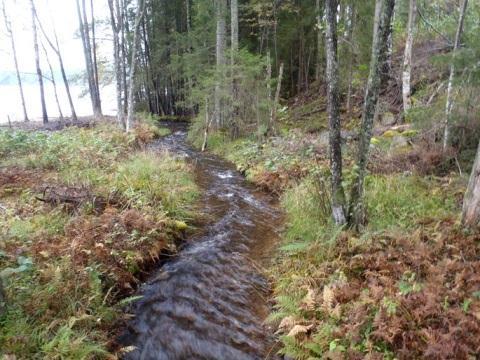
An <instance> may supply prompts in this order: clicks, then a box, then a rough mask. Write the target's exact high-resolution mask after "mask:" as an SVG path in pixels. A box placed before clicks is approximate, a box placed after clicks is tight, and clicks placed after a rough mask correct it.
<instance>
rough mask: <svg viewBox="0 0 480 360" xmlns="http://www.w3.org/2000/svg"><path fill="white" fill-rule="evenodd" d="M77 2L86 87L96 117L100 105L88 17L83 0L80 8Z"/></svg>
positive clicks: (98, 115) (77, 1)
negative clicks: (86, 80) (86, 79)
mask: <svg viewBox="0 0 480 360" xmlns="http://www.w3.org/2000/svg"><path fill="white" fill-rule="evenodd" d="M76 4H77V13H78V23H79V26H80V35H81V38H82V44H83V53H84V56H85V65H86V70H87V78H88V89H89V91H90V99H91V102H92V108H93V116H94V117H95V118H98V117H100V116H101V115H102V110H101V106H100V104H99V101H98V100H99V96H98V94H97V87H96V85H95V74H94V67H93V60H92V48H91V44H90V35H89V32H90V31H89V29H88V19H87V13H86V9H85V0H82V8H80V2H79V0H76Z"/></svg>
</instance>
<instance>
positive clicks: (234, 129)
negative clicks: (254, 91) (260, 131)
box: [230, 0, 239, 137]
mask: <svg viewBox="0 0 480 360" xmlns="http://www.w3.org/2000/svg"><path fill="white" fill-rule="evenodd" d="M230 21H231V23H230V25H231V27H230V35H231V54H230V55H231V58H230V72H231V78H232V84H231V94H230V96H231V103H232V106H231V109H230V112H231V119H230V122H231V124H230V125H231V126H230V130H231V131H230V132H231V134H232V137H236V136H237V134H238V124H237V118H238V113H239V108H238V100H239V99H238V80H237V76H236V74H235V64H236V62H237V56H238V0H230Z"/></svg>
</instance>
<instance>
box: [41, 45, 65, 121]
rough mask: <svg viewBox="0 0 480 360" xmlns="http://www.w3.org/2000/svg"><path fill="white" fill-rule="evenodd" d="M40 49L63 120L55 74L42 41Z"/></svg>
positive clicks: (59, 113)
mask: <svg viewBox="0 0 480 360" xmlns="http://www.w3.org/2000/svg"><path fill="white" fill-rule="evenodd" d="M42 49H43V53H44V54H45V59H46V60H47V65H48V69H49V70H50V76H51V79H50V80H51V82H52V85H53V94H54V95H55V102H56V103H57V109H58V115H59V116H60V120H61V121H63V120H64V118H63V112H62V107H61V106H60V101H59V100H58V91H57V82H56V81H55V74H54V73H53V68H52V63H51V62H50V58H49V57H48V52H47V49H46V48H45V45H44V44H43V42H42Z"/></svg>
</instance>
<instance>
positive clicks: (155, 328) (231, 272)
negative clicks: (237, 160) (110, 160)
mask: <svg viewBox="0 0 480 360" xmlns="http://www.w3.org/2000/svg"><path fill="white" fill-rule="evenodd" d="M168 127H170V129H171V130H172V134H171V135H169V136H166V137H164V138H162V139H160V140H158V141H156V142H155V143H153V144H152V146H151V147H152V150H154V151H158V153H159V156H161V154H162V151H164V150H167V151H169V152H170V153H173V154H176V155H177V156H181V157H184V158H186V160H187V161H188V162H189V163H190V164H192V165H193V166H194V169H195V180H196V182H197V184H198V186H199V187H200V190H201V194H202V195H201V198H200V204H199V208H200V211H201V212H202V213H204V214H205V215H206V217H207V218H208V219H209V221H208V222H207V224H206V225H205V228H204V229H202V231H201V233H200V234H199V235H196V236H193V237H192V238H189V239H188V241H187V243H188V245H187V246H185V248H184V249H183V250H181V251H180V252H179V254H178V255H177V256H175V257H174V258H173V259H172V260H169V261H168V262H166V263H165V264H164V265H163V266H162V267H161V268H160V269H159V270H157V271H155V272H154V273H153V274H152V275H151V277H150V278H149V279H148V280H147V281H146V282H145V284H143V285H142V286H141V287H140V289H139V291H138V293H139V295H141V296H142V298H141V299H140V300H138V301H137V302H136V303H135V304H134V305H133V307H132V309H131V312H132V313H133V314H134V315H135V317H134V318H133V319H132V320H131V321H130V322H129V324H128V327H127V330H126V333H125V334H124V336H122V339H123V340H122V342H123V346H130V347H132V348H133V347H134V348H135V349H134V350H133V351H131V352H129V353H127V354H126V355H125V359H155V360H167V359H168V360H177V359H182V360H183V359H209V360H210V359H225V360H251V359H271V358H273V353H274V351H272V347H273V346H274V342H273V337H272V331H271V329H269V328H268V327H267V326H266V325H265V323H264V321H265V318H266V316H267V315H268V311H269V304H268V297H269V291H270V289H269V284H268V282H267V280H266V278H265V277H264V276H263V275H262V273H261V270H260V269H261V268H262V266H263V265H265V264H267V263H268V257H269V256H270V255H271V253H272V250H273V247H274V246H275V245H276V244H277V243H278V241H279V237H280V232H281V226H282V214H281V212H280V211H279V209H278V207H277V206H276V201H275V199H274V198H273V197H272V196H270V195H268V194H266V193H264V192H262V191H260V190H258V189H256V188H255V187H253V186H252V185H251V184H249V183H248V182H247V181H246V180H245V179H244V178H243V176H242V175H241V174H240V173H239V172H237V171H236V170H235V167H234V166H233V165H232V164H231V163H229V162H227V161H224V160H222V159H220V158H218V157H216V156H214V155H212V154H209V153H208V152H207V153H201V152H199V151H197V150H194V149H193V148H192V147H191V146H189V145H188V144H187V142H186V133H187V126H186V125H185V124H181V123H180V124H169V125H168Z"/></svg>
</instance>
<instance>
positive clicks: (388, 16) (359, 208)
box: [348, 0, 395, 228]
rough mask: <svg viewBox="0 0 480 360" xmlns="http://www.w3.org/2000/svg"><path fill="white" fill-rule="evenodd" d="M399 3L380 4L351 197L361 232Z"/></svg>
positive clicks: (379, 0) (352, 218) (352, 216)
mask: <svg viewBox="0 0 480 360" xmlns="http://www.w3.org/2000/svg"><path fill="white" fill-rule="evenodd" d="M394 7H395V0H376V7H375V9H376V10H375V19H374V31H373V41H372V55H371V59H370V72H369V75H368V81H367V87H366V90H365V101H364V104H363V111H362V125H361V128H360V139H359V144H358V152H357V161H356V165H355V169H354V179H353V185H352V190H351V195H350V204H349V212H348V220H349V224H350V225H351V226H353V227H356V228H359V227H360V226H362V225H363V224H364V223H365V220H366V219H365V208H364V196H363V193H364V180H365V173H366V170H367V163H368V155H369V148H370V141H371V139H372V130H373V119H374V117H375V111H376V107H377V103H378V97H379V93H380V88H381V85H382V84H381V82H382V67H383V65H384V64H383V62H384V61H385V60H386V52H387V51H388V46H387V43H388V38H389V36H390V33H391V23H392V16H393V10H394Z"/></svg>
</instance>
